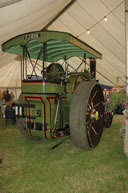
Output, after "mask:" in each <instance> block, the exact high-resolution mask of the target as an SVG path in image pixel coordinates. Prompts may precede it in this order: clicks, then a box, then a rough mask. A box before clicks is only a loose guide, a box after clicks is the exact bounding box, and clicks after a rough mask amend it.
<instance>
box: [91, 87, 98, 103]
mask: <svg viewBox="0 0 128 193" xmlns="http://www.w3.org/2000/svg"><path fill="white" fill-rule="evenodd" d="M97 92H98V90H96V91H95V93H94V95H93V97H92V98H91V102H93V100H94V98H95V96H96V94H97Z"/></svg>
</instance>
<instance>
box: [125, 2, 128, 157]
mask: <svg viewBox="0 0 128 193" xmlns="http://www.w3.org/2000/svg"><path fill="white" fill-rule="evenodd" d="M125 44H126V45H125V47H126V48H125V49H126V50H125V59H126V61H125V63H126V64H125V65H126V67H125V73H126V99H127V98H128V0H125ZM127 103H128V102H127V100H126V104H127ZM126 112H128V105H126ZM126 117H128V113H126ZM124 154H125V155H126V156H127V157H128V120H127V118H126V119H125V137H124Z"/></svg>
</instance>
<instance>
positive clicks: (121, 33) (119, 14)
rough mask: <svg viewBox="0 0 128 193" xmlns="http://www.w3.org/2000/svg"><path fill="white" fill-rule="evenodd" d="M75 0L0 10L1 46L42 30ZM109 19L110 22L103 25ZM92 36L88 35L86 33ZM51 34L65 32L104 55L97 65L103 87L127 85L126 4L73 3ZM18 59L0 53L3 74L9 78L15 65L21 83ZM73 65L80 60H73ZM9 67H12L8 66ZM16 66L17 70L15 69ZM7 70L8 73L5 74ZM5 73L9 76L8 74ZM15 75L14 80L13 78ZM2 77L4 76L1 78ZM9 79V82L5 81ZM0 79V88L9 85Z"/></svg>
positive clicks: (115, 0) (117, 0)
mask: <svg viewBox="0 0 128 193" xmlns="http://www.w3.org/2000/svg"><path fill="white" fill-rule="evenodd" d="M71 2H73V1H72V0H47V1H46V0H36V1H35V0H20V1H19V2H18V3H13V4H11V5H8V6H6V7H2V8H0V17H1V18H2V19H1V20H0V44H3V42H5V41H7V40H9V39H10V38H13V37H15V36H17V35H20V34H23V33H27V32H30V31H40V30H41V29H43V28H44V27H45V26H46V25H47V24H48V23H49V22H50V21H51V20H52V19H53V18H55V17H56V16H57V14H58V13H60V12H61V10H63V8H64V7H65V6H67V5H68V4H69V3H71ZM105 16H107V18H108V21H107V22H105V21H104V17H105ZM88 29H89V30H90V34H87V30H88ZM48 30H54V31H64V32H67V33H71V34H73V36H75V37H78V38H79V39H80V40H82V41H84V42H86V43H87V44H89V45H90V46H91V47H93V48H95V49H96V50H98V51H99V52H100V53H102V54H103V57H102V60H98V61H97V75H96V76H97V79H99V80H100V82H101V83H103V84H108V85H124V84H125V1H124V0H107V1H106V0H97V1H94V0H74V3H73V4H72V5H71V6H70V7H69V8H68V9H67V10H65V12H64V13H63V14H62V15H61V16H60V17H58V18H57V19H56V20H55V21H54V22H53V23H51V25H49V27H48ZM15 58H16V55H12V54H8V53H5V52H2V50H1V52H0V74H3V73H4V78H5V77H7V76H8V74H10V75H9V76H8V80H10V81H9V84H10V85H11V84H12V82H13V85H11V86H15V82H16V81H11V80H12V78H11V73H9V72H8V71H9V70H10V69H9V68H8V66H11V65H13V64H15V65H14V66H15V67H12V69H15V73H14V74H15V77H16V80H19V79H18V77H17V76H19V74H20V72H19V71H17V68H19V62H18V61H16V60H15ZM70 60H71V63H73V65H77V64H78V62H77V61H78V60H77V59H70ZM9 63H10V65H8V64H9ZM16 63H17V68H16ZM5 67H6V70H5ZM5 71H6V73H5ZM14 74H13V76H14ZM2 77H3V76H2ZM5 79H6V78H5ZM3 80H4V79H3V78H1V79H0V86H3V85H4V84H6V81H3ZM18 84H19V85H20V81H19V83H18Z"/></svg>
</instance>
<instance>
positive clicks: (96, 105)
mask: <svg viewBox="0 0 128 193" xmlns="http://www.w3.org/2000/svg"><path fill="white" fill-rule="evenodd" d="M100 104H101V102H99V103H97V104H95V105H94V106H93V107H94V108H96V107H98V106H99V105H100Z"/></svg>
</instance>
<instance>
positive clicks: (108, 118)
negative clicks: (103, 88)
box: [104, 112, 113, 128]
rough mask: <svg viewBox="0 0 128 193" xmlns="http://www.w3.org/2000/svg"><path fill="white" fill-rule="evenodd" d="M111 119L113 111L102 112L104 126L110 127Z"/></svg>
mask: <svg viewBox="0 0 128 193" xmlns="http://www.w3.org/2000/svg"><path fill="white" fill-rule="evenodd" d="M112 120H113V113H112V112H106V113H105V114H104V126H105V127H106V128H109V127H111V124H112Z"/></svg>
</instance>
